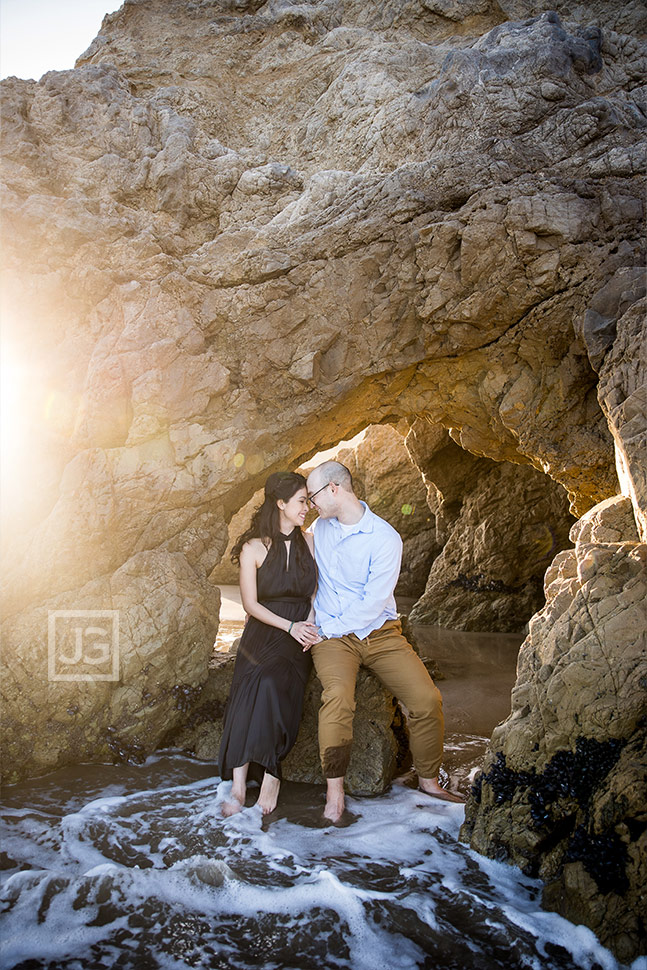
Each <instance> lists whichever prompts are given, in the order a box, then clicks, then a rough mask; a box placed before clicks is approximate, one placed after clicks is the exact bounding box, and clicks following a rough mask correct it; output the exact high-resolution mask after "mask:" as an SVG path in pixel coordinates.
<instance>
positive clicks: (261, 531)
mask: <svg viewBox="0 0 647 970" xmlns="http://www.w3.org/2000/svg"><path fill="white" fill-rule="evenodd" d="M305 487H306V480H305V478H304V477H303V475H299V473H298V472H274V474H273V475H270V477H269V478H268V480H267V481H266V482H265V499H264V501H263V504H262V505H261V506H260V507H259V508H257V509H256V511H255V512H254V514H253V516H252V522H251V525H250V527H249V529H246V530H245V532H243V534H242V535H241V536H239V537H238V539H237V540H236V542H235V543H234V547H233V549H232V550H231V561H232V562H233V563H235V564H236V565H239V564H240V551H241V549H242V548H243V546H244V545H245V543H246V542H249V540H250V539H261V540H262V541H263V542H264V543H265V545H266V546H267V548H268V549H270V548H271V547H272V546H274V547H275V548H276V547H277V541H276V540H278V543H282V541H283V540H282V539H280V538H279V535H280V532H281V529H280V527H279V524H280V521H281V520H280V517H279V507H278V505H277V504H276V503H277V501H278V500H279V499H282V500H283V501H284V502H288V501H289V500H290V499H291V498H292V496H293V495H295V494H296V493H297V492H298V491H299V489H301V488H305ZM295 538H296V542H295V543H294V548H295V552H296V554H297V558H301V555H303V553H307V554H308V555H310V550H309V549H308V546H307V543H306V541H305V539H304V538H303V533H302V532H301V529H297V534H296V536H295Z"/></svg>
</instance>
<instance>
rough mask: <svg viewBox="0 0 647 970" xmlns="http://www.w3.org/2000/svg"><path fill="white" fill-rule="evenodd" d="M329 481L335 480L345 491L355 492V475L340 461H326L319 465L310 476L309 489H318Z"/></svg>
mask: <svg viewBox="0 0 647 970" xmlns="http://www.w3.org/2000/svg"><path fill="white" fill-rule="evenodd" d="M329 482H334V483H335V485H339V487H340V488H343V489H344V491H346V492H352V493H353V494H354V490H353V476H352V475H351V473H350V472H349V470H348V469H347V468H346V465H342V463H341V462H340V461H324V462H323V463H322V464H321V465H317V467H316V468H314V469H313V470H312V471H311V472H310V474H309V476H308V489H309V491H311V492H313V491H317V490H318V489H320V488H323V487H324V485H328V483H329Z"/></svg>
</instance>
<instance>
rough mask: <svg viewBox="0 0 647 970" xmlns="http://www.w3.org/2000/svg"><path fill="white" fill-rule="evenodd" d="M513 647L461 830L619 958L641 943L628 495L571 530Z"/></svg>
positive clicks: (644, 618) (642, 788)
mask: <svg viewBox="0 0 647 970" xmlns="http://www.w3.org/2000/svg"><path fill="white" fill-rule="evenodd" d="M572 538H573V540H574V541H575V549H574V550H570V549H569V550H565V551H564V552H561V553H560V554H559V555H558V556H557V558H556V559H555V561H554V562H553V564H552V566H551V567H550V569H549V570H548V572H547V573H546V605H545V607H544V608H543V609H542V610H541V611H540V612H539V613H538V614H537V616H535V617H533V619H532V621H531V624H530V633H529V635H528V637H527V639H526V640H525V642H524V643H523V645H522V647H521V651H520V654H519V663H518V667H517V683H516V685H515V688H514V690H513V692H512V713H511V714H510V717H509V718H508V719H507V720H506V721H505V722H504V723H503V724H502V725H500V726H499V727H498V728H496V730H495V732H494V734H493V736H492V741H491V745H490V749H491V750H490V754H489V756H488V760H487V762H486V764H485V766H484V768H483V772H482V774H481V775H480V776H479V778H478V780H477V785H476V787H475V791H474V795H473V798H472V799H471V801H470V803H469V805H468V811H467V819H466V823H465V825H464V829H463V834H464V837H465V838H469V840H470V842H471V845H472V846H473V847H474V848H476V849H478V850H479V851H481V852H485V853H486V854H487V855H494V856H495V857H496V858H499V859H506V860H509V861H511V862H514V863H515V864H516V865H519V866H521V868H522V869H523V870H524V871H525V872H527V873H530V874H532V875H535V876H536V875H539V876H541V878H542V879H544V881H545V883H546V887H545V889H544V902H545V903H546V904H547V905H548V906H549V907H550V908H554V909H557V910H558V911H559V912H561V913H563V914H564V915H566V916H567V917H568V918H569V919H571V920H573V922H575V923H586V924H587V925H588V926H591V927H592V928H593V929H594V930H595V932H596V933H597V934H598V936H599V937H600V939H601V940H602V942H604V943H607V944H608V945H611V946H612V947H613V949H614V950H615V951H616V953H617V954H618V956H619V958H620V959H621V960H623V961H625V960H626V961H629V960H631V959H632V957H634V956H635V955H636V953H637V952H639V947H640V944H641V942H642V943H643V944H644V941H645V939H646V935H645V931H646V929H647V926H646V924H645V910H644V889H645V858H646V852H647V830H646V829H645V805H646V804H647V751H646V749H645V714H646V713H647V705H646V703H645V696H646V695H645V685H646V684H647V605H646V604H647V545H645V543H640V542H638V536H637V533H636V527H635V521H634V517H633V509H632V505H631V501H630V500H629V499H628V498H623V497H620V496H618V497H616V498H613V499H609V500H608V501H606V502H603V503H602V504H601V505H598V506H596V507H595V508H594V509H592V510H591V511H590V512H589V513H587V515H585V516H584V517H583V518H582V519H581V520H580V521H579V522H577V523H576V524H575V525H574V526H573V529H572Z"/></svg>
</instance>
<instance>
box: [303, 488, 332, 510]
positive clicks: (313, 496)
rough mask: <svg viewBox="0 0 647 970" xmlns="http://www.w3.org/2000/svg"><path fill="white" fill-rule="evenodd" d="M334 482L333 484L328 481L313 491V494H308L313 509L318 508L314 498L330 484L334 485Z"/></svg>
mask: <svg viewBox="0 0 647 970" xmlns="http://www.w3.org/2000/svg"><path fill="white" fill-rule="evenodd" d="M332 484H333V483H332V482H326V484H325V485H322V486H321V488H318V489H317V491H316V492H313V493H312V495H308V502H309V503H310V505H311V506H312V507H313V509H316V508H317V506H316V505H315V503H314V501H313V499H314V498H316V496H317V495H318V494H319V492H323V490H324V488H328V486H329V485H332Z"/></svg>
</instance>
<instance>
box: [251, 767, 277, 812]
mask: <svg viewBox="0 0 647 970" xmlns="http://www.w3.org/2000/svg"><path fill="white" fill-rule="evenodd" d="M280 787H281V782H280V781H279V779H278V778H275V777H274V775H270V774H268V772H267V771H266V772H265V774H264V775H263V783H262V785H261V790H260V793H259V796H258V800H257V802H256V804H257V805H258V807H259V808H260V809H261V810H262V812H263V815H269V814H270V812H273V811H274V809H275V808H276V803H277V802H278V800H279V789H280Z"/></svg>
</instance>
